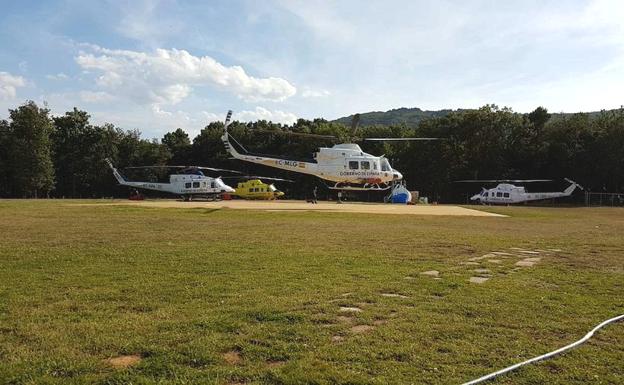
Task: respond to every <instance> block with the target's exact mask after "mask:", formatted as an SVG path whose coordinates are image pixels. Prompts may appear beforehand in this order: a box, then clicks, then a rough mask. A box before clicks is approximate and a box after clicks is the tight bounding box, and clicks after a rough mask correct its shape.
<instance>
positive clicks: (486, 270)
mask: <svg viewBox="0 0 624 385" xmlns="http://www.w3.org/2000/svg"><path fill="white" fill-rule="evenodd" d="M474 272H475V273H479V274H489V273H490V269H474Z"/></svg>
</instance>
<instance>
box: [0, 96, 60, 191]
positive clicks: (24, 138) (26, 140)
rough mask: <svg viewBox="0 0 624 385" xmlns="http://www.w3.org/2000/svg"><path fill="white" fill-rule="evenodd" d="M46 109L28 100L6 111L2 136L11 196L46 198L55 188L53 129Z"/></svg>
mask: <svg viewBox="0 0 624 385" xmlns="http://www.w3.org/2000/svg"><path fill="white" fill-rule="evenodd" d="M49 112H50V111H49V110H48V109H47V108H39V107H38V106H37V105H36V104H35V102H33V101H28V102H26V103H25V104H23V105H21V106H20V107H18V108H17V109H14V110H9V117H10V122H9V125H8V130H6V131H7V132H6V133H5V135H6V141H7V144H8V148H7V155H6V157H7V161H6V166H5V167H6V168H7V170H8V183H9V189H10V191H11V193H12V195H14V196H20V197H29V198H30V197H32V198H37V197H40V196H48V194H49V192H50V191H51V190H52V188H53V187H54V165H53V163H52V148H51V141H50V135H51V134H52V132H53V130H54V126H53V124H52V121H51V119H50V117H49V116H48V114H49Z"/></svg>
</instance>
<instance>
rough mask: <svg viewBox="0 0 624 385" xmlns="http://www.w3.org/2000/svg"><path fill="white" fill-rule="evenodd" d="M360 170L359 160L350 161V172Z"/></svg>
mask: <svg viewBox="0 0 624 385" xmlns="http://www.w3.org/2000/svg"><path fill="white" fill-rule="evenodd" d="M357 169H358V162H357V160H350V161H349V170H357Z"/></svg>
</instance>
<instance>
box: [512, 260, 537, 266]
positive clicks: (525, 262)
mask: <svg viewBox="0 0 624 385" xmlns="http://www.w3.org/2000/svg"><path fill="white" fill-rule="evenodd" d="M533 265H535V262H534V261H525V260H522V261H518V262H516V266H521V267H531V266H533Z"/></svg>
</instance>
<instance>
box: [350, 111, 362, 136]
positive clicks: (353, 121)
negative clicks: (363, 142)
mask: <svg viewBox="0 0 624 385" xmlns="http://www.w3.org/2000/svg"><path fill="white" fill-rule="evenodd" d="M359 126H360V114H355V115H353V118H351V138H355V134H356V133H357V130H358V128H359Z"/></svg>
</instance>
